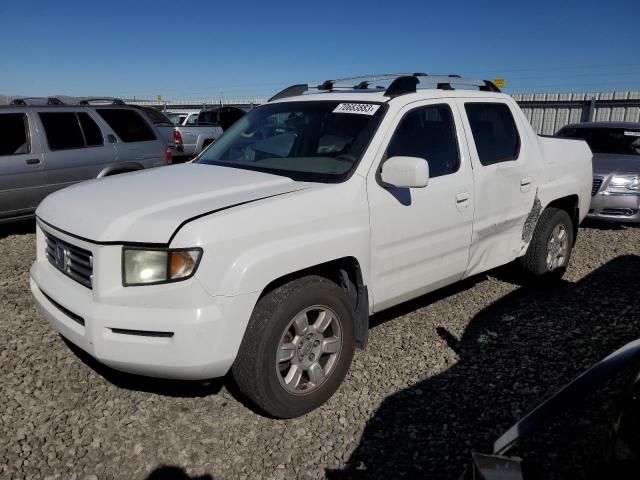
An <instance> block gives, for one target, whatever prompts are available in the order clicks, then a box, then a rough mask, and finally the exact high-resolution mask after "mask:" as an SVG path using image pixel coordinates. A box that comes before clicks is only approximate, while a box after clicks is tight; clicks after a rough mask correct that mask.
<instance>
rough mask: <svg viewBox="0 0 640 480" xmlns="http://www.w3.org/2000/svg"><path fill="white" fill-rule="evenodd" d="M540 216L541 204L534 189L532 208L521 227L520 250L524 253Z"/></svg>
mask: <svg viewBox="0 0 640 480" xmlns="http://www.w3.org/2000/svg"><path fill="white" fill-rule="evenodd" d="M541 214H542V203H541V202H540V198H539V197H538V190H537V189H536V197H535V198H534V199H533V207H531V211H530V212H529V215H527V219H526V220H525V222H524V226H523V227H522V247H521V249H522V250H523V251H524V250H526V248H527V247H528V246H529V242H530V241H531V239H532V238H533V232H534V231H535V229H536V225H537V224H538V219H539V218H540V215H541Z"/></svg>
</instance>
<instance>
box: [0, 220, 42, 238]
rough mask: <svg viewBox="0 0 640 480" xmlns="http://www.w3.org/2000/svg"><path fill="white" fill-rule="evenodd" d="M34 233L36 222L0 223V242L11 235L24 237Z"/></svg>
mask: <svg viewBox="0 0 640 480" xmlns="http://www.w3.org/2000/svg"><path fill="white" fill-rule="evenodd" d="M35 232H36V221H35V220H33V219H30V220H19V221H16V222H11V223H0V240H2V239H3V238H7V237H10V236H12V235H25V234H28V233H35Z"/></svg>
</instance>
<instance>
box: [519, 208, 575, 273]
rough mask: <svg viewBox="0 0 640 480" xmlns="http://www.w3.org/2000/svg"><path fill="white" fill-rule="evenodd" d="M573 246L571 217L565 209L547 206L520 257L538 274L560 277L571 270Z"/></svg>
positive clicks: (521, 264)
mask: <svg viewBox="0 0 640 480" xmlns="http://www.w3.org/2000/svg"><path fill="white" fill-rule="evenodd" d="M560 232H564V236H563V234H562V233H560ZM552 238H553V239H552ZM559 239H560V240H561V242H559V241H558V240H559ZM557 245H560V247H557ZM572 249H573V221H572V220H571V217H570V216H569V214H568V213H567V212H566V211H565V210H560V209H557V208H547V209H545V210H544V211H543V212H542V215H540V218H539V219H538V223H537V225H536V229H535V230H534V232H533V237H532V238H531V242H530V243H529V248H528V249H527V253H526V254H525V255H524V256H523V257H521V258H520V266H521V267H522V268H523V269H524V271H525V272H526V273H527V274H528V275H530V276H531V277H534V278H545V279H547V278H548V279H560V278H562V276H563V275H564V273H565V271H566V270H567V265H568V264H569V259H570V258H571V250H572ZM550 259H551V261H550Z"/></svg>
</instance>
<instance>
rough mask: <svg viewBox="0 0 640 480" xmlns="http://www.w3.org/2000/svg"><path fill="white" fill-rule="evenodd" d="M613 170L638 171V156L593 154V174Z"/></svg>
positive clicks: (639, 169) (620, 171) (639, 157)
mask: <svg viewBox="0 0 640 480" xmlns="http://www.w3.org/2000/svg"><path fill="white" fill-rule="evenodd" d="M614 172H618V173H622V172H625V173H636V172H637V173H640V156H638V155H614V154H609V153H594V154H593V173H594V175H607V174H609V173H614Z"/></svg>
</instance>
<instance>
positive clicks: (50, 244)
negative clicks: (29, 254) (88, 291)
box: [44, 233, 93, 288]
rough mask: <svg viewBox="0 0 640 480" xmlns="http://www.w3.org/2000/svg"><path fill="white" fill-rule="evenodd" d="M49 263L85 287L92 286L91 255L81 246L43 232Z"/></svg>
mask: <svg viewBox="0 0 640 480" xmlns="http://www.w3.org/2000/svg"><path fill="white" fill-rule="evenodd" d="M44 236H45V239H46V242H47V248H46V253H47V259H48V260H49V263H50V264H51V265H53V266H54V267H56V268H57V269H58V270H60V271H61V272H62V273H64V274H65V275H66V276H68V277H70V278H72V279H74V280H75V281H76V282H78V283H80V284H82V285H84V286H85V287H88V288H92V278H93V255H92V254H91V252H89V251H87V250H84V249H82V248H79V247H76V246H73V245H71V244H69V243H67V242H63V241H62V240H60V239H59V238H56V237H54V236H53V235H49V234H48V233H45V234H44Z"/></svg>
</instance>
